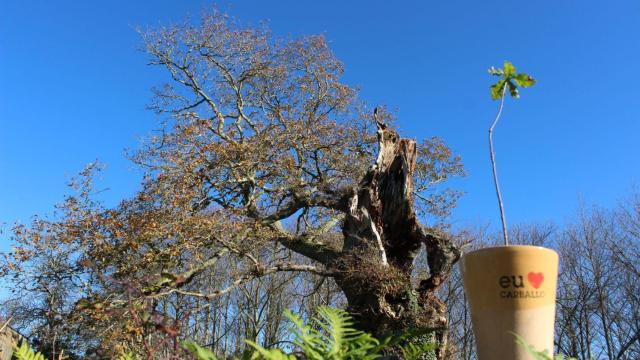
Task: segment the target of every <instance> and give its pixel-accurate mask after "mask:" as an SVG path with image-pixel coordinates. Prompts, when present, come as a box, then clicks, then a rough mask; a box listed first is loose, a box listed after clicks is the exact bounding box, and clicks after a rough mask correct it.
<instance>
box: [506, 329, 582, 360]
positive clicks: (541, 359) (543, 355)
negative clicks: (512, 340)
mask: <svg viewBox="0 0 640 360" xmlns="http://www.w3.org/2000/svg"><path fill="white" fill-rule="evenodd" d="M513 335H514V336H515V337H516V343H517V344H518V345H520V346H522V347H524V348H525V350H527V352H528V353H529V355H531V356H532V357H533V358H534V360H577V359H576V358H572V357H565V356H564V355H556V356H555V357H554V356H552V355H550V354H549V350H544V351H538V350H536V349H535V348H534V347H533V346H531V344H529V343H528V342H526V340H525V339H523V338H522V337H521V336H520V335H518V334H516V333H513Z"/></svg>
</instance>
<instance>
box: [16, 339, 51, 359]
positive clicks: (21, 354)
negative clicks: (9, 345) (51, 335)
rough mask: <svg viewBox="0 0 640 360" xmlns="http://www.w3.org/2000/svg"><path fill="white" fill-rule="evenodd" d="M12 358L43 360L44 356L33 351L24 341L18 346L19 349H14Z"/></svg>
mask: <svg viewBox="0 0 640 360" xmlns="http://www.w3.org/2000/svg"><path fill="white" fill-rule="evenodd" d="M13 357H14V358H15V359H16V360H44V355H42V354H41V353H39V352H36V351H34V350H33V349H32V348H31V346H29V344H28V343H27V342H26V341H24V340H23V341H22V343H21V344H20V347H17V346H16V347H15V349H14V352H13Z"/></svg>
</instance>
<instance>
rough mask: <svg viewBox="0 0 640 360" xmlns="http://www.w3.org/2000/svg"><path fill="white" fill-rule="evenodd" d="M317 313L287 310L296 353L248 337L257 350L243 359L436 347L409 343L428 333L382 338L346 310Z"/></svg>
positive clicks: (199, 350)
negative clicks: (306, 316)
mask: <svg viewBox="0 0 640 360" xmlns="http://www.w3.org/2000/svg"><path fill="white" fill-rule="evenodd" d="M317 313H318V314H317V316H316V317H314V318H312V319H311V320H310V321H308V322H304V321H303V320H302V319H301V318H300V317H299V316H297V315H295V314H293V313H292V312H290V311H287V312H286V317H287V318H288V319H289V320H290V321H291V322H292V323H293V326H292V327H291V328H290V329H289V330H290V338H291V339H292V340H291V343H292V344H293V353H291V354H287V353H285V352H284V351H283V350H282V349H277V348H272V349H267V348H264V347H262V346H260V345H258V344H256V343H254V342H252V341H249V340H247V341H246V342H247V344H249V345H250V346H251V347H252V348H253V349H254V352H253V353H250V354H247V355H245V357H244V358H243V360H244V359H247V360H254V359H264V360H295V359H297V357H296V355H301V356H302V357H303V358H304V359H309V360H373V359H378V358H380V357H381V356H382V354H383V352H384V350H385V349H388V348H391V347H397V348H398V349H399V351H400V352H401V353H402V354H403V358H404V359H407V360H417V359H420V358H421V356H422V355H424V354H427V353H429V352H431V351H432V350H433V349H435V347H436V345H435V344H433V343H430V342H424V343H419V344H416V343H410V342H408V340H411V339H414V338H416V337H418V336H421V335H424V332H421V333H408V334H403V335H400V336H395V337H387V338H384V339H382V340H378V339H376V338H375V337H373V336H372V335H371V334H369V333H366V332H363V331H359V330H356V329H355V328H354V323H353V319H352V318H351V317H350V316H349V315H348V314H347V312H346V311H344V310H340V309H335V308H331V307H327V306H321V307H319V308H318V311H317ZM403 343H407V345H403ZM183 346H184V348H185V349H187V350H189V351H190V352H191V354H192V355H193V356H194V357H195V358H196V359H198V360H217V359H218V358H217V357H216V355H215V354H214V353H213V352H212V351H210V350H208V349H205V348H203V347H201V346H199V345H198V344H196V343H194V342H191V341H185V342H183Z"/></svg>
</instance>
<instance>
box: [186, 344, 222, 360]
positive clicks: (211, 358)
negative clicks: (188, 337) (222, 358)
mask: <svg viewBox="0 0 640 360" xmlns="http://www.w3.org/2000/svg"><path fill="white" fill-rule="evenodd" d="M182 347H183V348H185V349H186V350H187V351H189V352H190V353H191V355H193V356H194V357H195V358H196V359H197V360H218V357H217V356H216V355H215V354H214V353H213V351H211V350H209V349H206V348H203V347H202V346H200V345H198V344H196V343H195V342H193V341H183V342H182Z"/></svg>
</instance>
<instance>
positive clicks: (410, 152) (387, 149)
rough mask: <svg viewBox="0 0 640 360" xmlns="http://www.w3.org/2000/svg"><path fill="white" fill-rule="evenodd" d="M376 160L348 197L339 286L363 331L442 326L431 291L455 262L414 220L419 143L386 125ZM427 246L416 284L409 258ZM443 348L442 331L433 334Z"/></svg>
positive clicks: (444, 240)
mask: <svg viewBox="0 0 640 360" xmlns="http://www.w3.org/2000/svg"><path fill="white" fill-rule="evenodd" d="M378 142H379V155H378V158H377V161H376V163H375V164H374V165H373V166H372V167H371V168H370V169H369V171H368V172H367V174H366V175H365V176H364V178H363V179H362V180H361V182H360V184H359V186H358V189H357V190H356V192H355V194H354V195H353V196H352V197H351V199H350V203H349V209H348V211H347V214H346V217H345V221H344V225H343V229H342V230H343V234H344V247H343V254H344V255H343V256H341V257H340V259H339V260H338V265H337V267H338V268H339V269H340V270H341V271H340V275H339V276H337V277H336V282H337V283H338V285H339V286H340V287H341V289H342V290H343V292H344V294H345V295H346V298H347V300H348V306H349V311H350V313H351V314H352V315H353V316H354V318H355V319H356V321H357V324H358V327H359V328H361V329H362V330H365V331H369V332H372V333H374V334H375V335H377V336H386V335H390V334H397V333H401V332H406V331H408V330H420V329H425V328H433V327H438V328H444V327H446V325H447V320H446V307H445V305H444V304H443V303H442V302H441V301H440V300H438V299H437V298H436V296H435V294H434V292H435V290H436V288H437V287H438V286H439V285H440V284H441V283H442V282H443V280H444V279H445V278H446V277H447V275H448V273H449V272H450V270H451V267H452V266H453V264H454V263H455V262H456V261H457V260H458V258H459V257H460V251H459V249H458V248H457V247H456V246H455V245H454V244H453V243H452V241H451V239H450V238H449V237H447V236H446V235H445V234H443V233H439V232H437V231H435V230H431V229H427V228H426V227H424V226H422V225H421V224H420V223H419V221H418V219H417V218H416V213H415V210H414V204H413V190H414V188H413V175H414V171H415V165H416V143H415V141H414V140H412V139H403V138H401V137H400V136H399V135H398V133H397V132H396V131H394V130H392V129H390V128H387V127H386V126H385V125H383V124H379V128H378ZM422 244H424V245H425V247H426V250H427V258H428V265H429V272H430V275H429V276H428V278H426V279H423V280H422V281H420V283H419V285H417V286H414V284H413V283H412V281H411V274H412V271H413V267H414V264H413V262H414V259H415V257H416V256H417V255H418V253H419V251H420V247H421V245H422ZM436 337H437V341H439V342H440V343H441V345H444V343H445V342H446V336H445V332H444V331H439V332H438V333H437V334H436Z"/></svg>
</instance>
